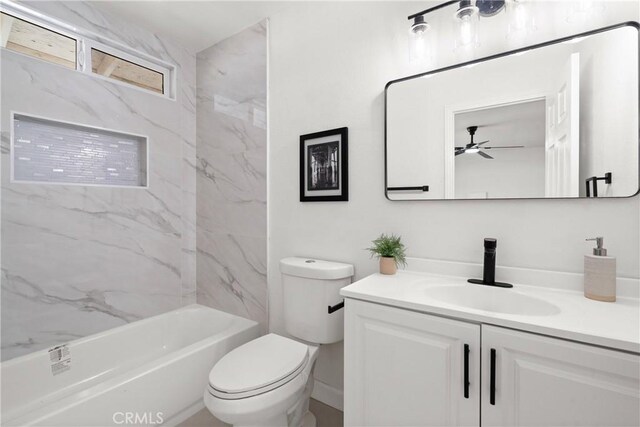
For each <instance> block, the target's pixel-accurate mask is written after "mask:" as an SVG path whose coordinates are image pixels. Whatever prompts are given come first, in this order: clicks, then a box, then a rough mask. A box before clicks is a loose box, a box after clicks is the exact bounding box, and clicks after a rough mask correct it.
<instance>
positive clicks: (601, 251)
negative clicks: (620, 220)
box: [584, 237, 616, 302]
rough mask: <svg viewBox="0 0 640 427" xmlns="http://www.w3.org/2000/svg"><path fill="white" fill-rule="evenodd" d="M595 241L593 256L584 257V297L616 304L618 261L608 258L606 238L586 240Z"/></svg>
mask: <svg viewBox="0 0 640 427" xmlns="http://www.w3.org/2000/svg"><path fill="white" fill-rule="evenodd" d="M586 240H587V241H595V242H596V247H595V248H593V255H585V256H584V296H585V297H587V298H589V299H593V300H597V301H606V302H614V301H615V300H616V259H615V257H611V256H607V250H606V249H605V248H604V246H603V245H604V238H602V237H595V238H592V239H586Z"/></svg>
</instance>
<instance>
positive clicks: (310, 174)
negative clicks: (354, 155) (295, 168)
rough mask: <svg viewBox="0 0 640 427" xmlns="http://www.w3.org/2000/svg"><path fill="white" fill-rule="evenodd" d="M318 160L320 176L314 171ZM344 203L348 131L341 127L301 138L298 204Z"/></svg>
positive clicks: (346, 187) (347, 178) (347, 183)
mask: <svg viewBox="0 0 640 427" xmlns="http://www.w3.org/2000/svg"><path fill="white" fill-rule="evenodd" d="M315 154H317V156H316V155H315ZM318 158H319V159H321V165H320V167H321V171H320V172H318V170H317V168H318V161H317V159H318ZM314 169H316V170H315V171H314ZM348 200H349V129H348V128H346V127H341V128H336V129H331V130H325V131H322V132H314V133H309V134H306V135H301V136H300V201H301V202H346V201H348Z"/></svg>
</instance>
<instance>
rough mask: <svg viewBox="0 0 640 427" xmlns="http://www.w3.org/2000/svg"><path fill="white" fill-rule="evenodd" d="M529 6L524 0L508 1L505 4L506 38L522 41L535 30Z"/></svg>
mask: <svg viewBox="0 0 640 427" xmlns="http://www.w3.org/2000/svg"><path fill="white" fill-rule="evenodd" d="M530 6H531V5H530V4H529V2H527V1H526V0H510V1H509V2H508V3H507V15H508V22H509V24H508V29H507V37H508V38H510V39H524V38H525V37H526V36H528V35H529V34H530V33H531V32H533V31H534V30H535V21H534V18H533V14H532V13H531V9H530Z"/></svg>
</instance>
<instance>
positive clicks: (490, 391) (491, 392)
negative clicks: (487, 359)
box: [489, 348, 496, 405]
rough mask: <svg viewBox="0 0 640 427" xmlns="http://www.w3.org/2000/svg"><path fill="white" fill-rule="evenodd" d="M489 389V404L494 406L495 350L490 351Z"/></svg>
mask: <svg viewBox="0 0 640 427" xmlns="http://www.w3.org/2000/svg"><path fill="white" fill-rule="evenodd" d="M489 387H490V389H489V403H491V404H492V405H495V404H496V349H495V348H492V349H491V384H490V386H489Z"/></svg>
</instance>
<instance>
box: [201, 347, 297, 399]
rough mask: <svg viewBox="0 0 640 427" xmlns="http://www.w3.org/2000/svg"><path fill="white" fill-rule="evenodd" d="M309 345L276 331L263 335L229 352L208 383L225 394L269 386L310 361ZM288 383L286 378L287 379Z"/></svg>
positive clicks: (210, 374) (217, 364)
mask: <svg viewBox="0 0 640 427" xmlns="http://www.w3.org/2000/svg"><path fill="white" fill-rule="evenodd" d="M308 352H309V347H308V346H306V345H305V344H302V343H299V342H297V341H294V340H292V339H289V338H285V337H281V336H279V335H276V334H268V335H264V336H262V337H260V338H257V339H255V340H253V341H249V342H248V343H246V344H243V345H241V346H240V347H238V348H236V349H234V350H232V351H230V352H229V353H227V354H226V355H225V356H223V357H222V359H220V361H218V363H216V364H215V366H214V367H213V369H211V372H210V373H209V385H210V386H211V388H212V389H214V390H217V391H220V392H223V393H242V394H245V392H248V391H252V390H261V389H264V388H268V387H269V386H270V385H272V384H274V383H278V382H280V383H284V382H283V381H281V380H283V379H285V378H287V377H289V376H291V375H292V374H293V373H296V374H297V373H298V372H299V371H300V369H301V367H303V366H304V365H305V364H306V362H307V360H308ZM285 382H286V381H285Z"/></svg>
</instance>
